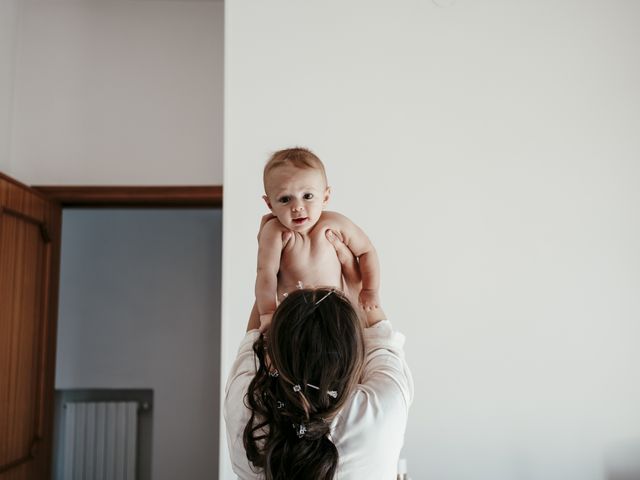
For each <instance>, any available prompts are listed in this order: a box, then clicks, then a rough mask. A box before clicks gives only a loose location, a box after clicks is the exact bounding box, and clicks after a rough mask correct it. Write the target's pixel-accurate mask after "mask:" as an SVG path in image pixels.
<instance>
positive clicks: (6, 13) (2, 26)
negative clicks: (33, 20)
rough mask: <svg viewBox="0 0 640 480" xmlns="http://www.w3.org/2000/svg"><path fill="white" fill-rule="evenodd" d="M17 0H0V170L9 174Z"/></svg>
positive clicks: (17, 16)
mask: <svg viewBox="0 0 640 480" xmlns="http://www.w3.org/2000/svg"><path fill="white" fill-rule="evenodd" d="M18 19H19V15H18V0H0V172H4V173H6V174H11V156H10V153H9V152H10V149H11V146H10V144H11V142H10V140H11V120H12V111H13V80H14V77H15V51H16V28H17V24H18Z"/></svg>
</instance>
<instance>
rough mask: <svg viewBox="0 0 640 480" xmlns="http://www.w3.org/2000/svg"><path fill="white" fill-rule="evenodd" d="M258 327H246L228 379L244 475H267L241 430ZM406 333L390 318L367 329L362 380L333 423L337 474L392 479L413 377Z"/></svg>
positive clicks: (232, 439) (230, 430)
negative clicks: (258, 468)
mask: <svg viewBox="0 0 640 480" xmlns="http://www.w3.org/2000/svg"><path fill="white" fill-rule="evenodd" d="M258 336H259V333H258V331H257V330H252V331H249V332H247V335H246V336H245V337H244V339H243V340H242V342H241V343H240V348H239V350H238V356H237V358H236V360H235V362H234V364H233V367H232V369H231V372H230V373H229V378H228V380H227V387H226V390H225V392H226V397H225V402H224V418H225V421H226V427H227V440H228V445H229V451H230V455H231V463H232V465H233V471H234V472H235V473H236V475H238V478H240V479H242V480H250V479H264V474H263V473H262V471H255V469H254V468H253V466H252V465H251V463H250V462H249V460H248V459H247V454H246V451H245V449H244V445H243V440H242V435H243V430H244V427H245V426H246V424H247V422H248V421H249V418H250V416H251V413H250V411H249V409H248V408H247V407H246V406H245V403H244V398H245V395H246V393H247V388H248V387H249V383H250V382H251V380H252V379H253V377H254V376H255V374H256V361H257V360H256V359H255V355H254V353H253V350H252V346H253V343H254V342H255V341H256V339H257V338H258ZM404 341H405V338H404V335H402V334H401V333H399V332H396V331H394V330H393V328H392V327H391V323H389V321H386V320H385V321H382V322H379V323H377V324H376V325H375V326H373V327H370V328H366V329H365V330H364V347H365V362H364V371H363V376H362V382H361V383H360V384H358V385H357V387H356V389H355V391H354V393H353V395H352V397H351V400H350V401H348V402H347V403H346V404H345V406H344V408H343V409H342V411H341V412H340V413H339V414H338V415H336V417H335V419H334V421H333V422H332V424H331V434H330V437H331V440H332V441H333V443H334V444H335V446H336V448H337V449H338V455H339V464H338V471H337V476H336V479H337V480H364V479H366V480H376V479H380V480H392V479H395V478H396V472H397V470H396V469H397V463H398V457H399V455H400V449H401V448H402V444H403V441H404V432H405V428H406V424H407V416H408V413H409V406H410V405H411V402H412V401H413V379H412V377H411V372H410V371H409V368H408V366H407V364H406V362H405V360H404Z"/></svg>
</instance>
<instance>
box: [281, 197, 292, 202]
mask: <svg viewBox="0 0 640 480" xmlns="http://www.w3.org/2000/svg"><path fill="white" fill-rule="evenodd" d="M289 200H291V197H287V196H284V197H280V198H279V199H278V201H279V202H280V203H288V202H289Z"/></svg>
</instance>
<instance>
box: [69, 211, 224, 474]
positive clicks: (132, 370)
mask: <svg viewBox="0 0 640 480" xmlns="http://www.w3.org/2000/svg"><path fill="white" fill-rule="evenodd" d="M221 252H222V212H221V211H220V210H213V209H202V210H195V209H194V210H191V209H189V210H170V209H166V210H165V209H160V210H157V209H146V210H144V209H141V210H137V209H134V210H117V209H113V210H111V209H107V210H104V209H101V210H97V209H96V210H93V209H80V210H73V209H67V210H65V211H64V214H63V234H62V262H61V278H60V309H59V318H58V347H57V366H56V388H57V389H71V388H74V389H78V388H83V389H84V388H86V389H89V388H117V389H127V388H150V389H153V391H154V405H153V418H154V420H153V422H154V424H153V445H152V478H154V479H155V480H169V479H175V478H194V479H195V478H197V479H208V478H210V479H213V478H216V476H217V470H218V432H219V420H218V411H219V396H220V394H219V392H220V390H219V349H220V287H221Z"/></svg>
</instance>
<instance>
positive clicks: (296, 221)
mask: <svg viewBox="0 0 640 480" xmlns="http://www.w3.org/2000/svg"><path fill="white" fill-rule="evenodd" d="M308 219H309V217H300V218H294V219H293V220H292V221H293V224H294V225H302V224H303V223H304V222H306V221H307V220H308Z"/></svg>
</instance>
